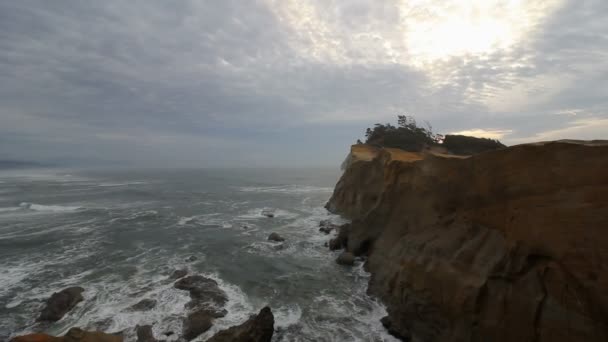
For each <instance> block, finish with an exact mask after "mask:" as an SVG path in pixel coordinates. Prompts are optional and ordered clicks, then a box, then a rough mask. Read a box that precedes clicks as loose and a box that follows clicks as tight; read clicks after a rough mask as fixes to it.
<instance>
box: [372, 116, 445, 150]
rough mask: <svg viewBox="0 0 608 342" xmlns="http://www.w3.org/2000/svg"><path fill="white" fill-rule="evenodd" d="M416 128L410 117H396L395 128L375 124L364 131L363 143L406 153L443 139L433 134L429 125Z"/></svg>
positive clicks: (416, 125) (415, 123)
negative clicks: (401, 150) (398, 149)
mask: <svg viewBox="0 0 608 342" xmlns="http://www.w3.org/2000/svg"><path fill="white" fill-rule="evenodd" d="M426 126H427V127H426V128H425V127H420V126H418V123H417V122H416V119H414V117H412V116H407V115H398V116H397V126H393V125H391V124H390V123H387V124H384V125H383V124H379V123H378V124H375V125H374V128H373V129H371V128H368V129H367V130H366V131H365V138H366V140H365V143H366V144H370V145H376V146H383V147H395V148H400V149H403V150H406V151H414V152H415V151H420V150H422V149H423V148H425V147H428V146H432V145H435V144H437V143H438V142H439V141H440V139H442V138H443V137H442V136H441V135H437V134H435V133H433V130H432V127H431V125H430V124H428V123H427V124H426Z"/></svg>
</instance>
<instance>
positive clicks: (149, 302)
mask: <svg viewBox="0 0 608 342" xmlns="http://www.w3.org/2000/svg"><path fill="white" fill-rule="evenodd" d="M157 303H158V302H157V301H156V299H150V298H146V299H142V300H140V301H139V302H138V303H136V304H134V305H133V306H131V307H130V308H129V310H131V311H149V310H152V309H154V308H155V307H156V304H157Z"/></svg>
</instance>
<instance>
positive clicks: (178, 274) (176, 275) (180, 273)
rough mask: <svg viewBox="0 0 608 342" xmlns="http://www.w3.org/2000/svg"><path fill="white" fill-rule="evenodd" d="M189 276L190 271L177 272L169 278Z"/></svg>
mask: <svg viewBox="0 0 608 342" xmlns="http://www.w3.org/2000/svg"><path fill="white" fill-rule="evenodd" d="M187 275H188V270H185V269H184V270H175V271H173V273H171V275H170V276H169V279H179V278H183V277H185V276H187Z"/></svg>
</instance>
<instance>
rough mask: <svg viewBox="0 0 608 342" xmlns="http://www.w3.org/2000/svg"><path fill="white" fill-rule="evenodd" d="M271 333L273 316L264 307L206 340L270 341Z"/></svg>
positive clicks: (227, 341)
mask: <svg viewBox="0 0 608 342" xmlns="http://www.w3.org/2000/svg"><path fill="white" fill-rule="evenodd" d="M273 333H274V316H273V314H272V311H271V310H270V308H269V307H264V308H263V309H262V310H260V313H259V314H257V316H252V317H251V318H250V319H249V320H247V321H246V322H245V323H243V324H241V325H237V326H234V327H230V328H228V329H226V330H222V331H220V332H218V333H217V334H215V335H213V337H211V338H210V339H208V340H207V342H270V340H271V339H272V334H273Z"/></svg>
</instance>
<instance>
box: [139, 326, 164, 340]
mask: <svg viewBox="0 0 608 342" xmlns="http://www.w3.org/2000/svg"><path fill="white" fill-rule="evenodd" d="M135 332H136V335H137V342H159V341H158V340H157V339H156V338H154V334H153V333H152V326H151V325H138V326H136V327H135Z"/></svg>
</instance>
